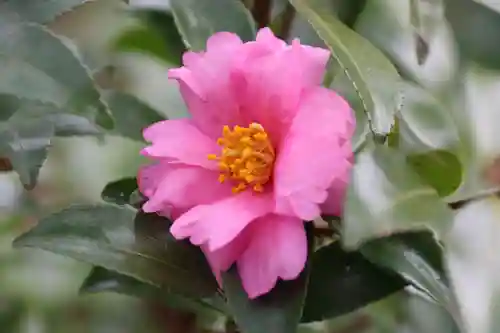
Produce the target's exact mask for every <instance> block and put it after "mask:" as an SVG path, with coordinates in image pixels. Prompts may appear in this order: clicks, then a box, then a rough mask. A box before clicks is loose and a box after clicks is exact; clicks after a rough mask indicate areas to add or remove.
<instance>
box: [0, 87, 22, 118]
mask: <svg viewBox="0 0 500 333" xmlns="http://www.w3.org/2000/svg"><path fill="white" fill-rule="evenodd" d="M20 104H21V101H20V100H19V99H18V98H17V97H15V96H12V95H8V94H0V121H6V120H7V119H9V118H10V117H11V116H12V115H13V114H14V113H15V112H16V111H17V109H19V106H20Z"/></svg>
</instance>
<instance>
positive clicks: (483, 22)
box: [444, 0, 500, 69]
mask: <svg viewBox="0 0 500 333" xmlns="http://www.w3.org/2000/svg"><path fill="white" fill-rule="evenodd" d="M444 3H445V15H446V18H447V19H448V21H449V23H450V25H451V27H452V29H453V32H454V34H455V39H456V41H457V43H458V46H459V49H460V52H461V54H462V55H463V56H465V57H466V58H468V59H471V60H474V61H476V62H478V63H480V64H482V65H484V66H487V67H490V68H495V69H499V68H500V60H499V59H500V35H499V34H498V33H497V31H499V29H500V14H499V13H497V12H495V11H493V10H491V9H489V8H487V7H485V6H483V5H481V4H479V3H477V2H475V1H473V0H444Z"/></svg>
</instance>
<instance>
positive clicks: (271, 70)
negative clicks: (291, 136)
mask: <svg viewBox="0 0 500 333" xmlns="http://www.w3.org/2000/svg"><path fill="white" fill-rule="evenodd" d="M269 33H270V32H269ZM267 34H268V33H265V35H267ZM273 38H274V39H275V37H271V36H268V37H265V38H264V37H262V39H263V40H266V42H265V44H264V46H263V47H270V46H269V44H271V45H273V44H274V47H275V50H274V52H270V53H268V54H266V55H265V56H262V55H259V56H256V57H255V58H252V57H249V58H248V59H247V61H246V63H245V65H246V66H245V68H244V69H242V71H243V72H244V80H245V82H246V85H240V87H239V89H238V90H237V91H236V92H235V95H236V96H237V100H238V101H239V103H240V109H241V110H243V111H241V113H242V114H244V115H246V116H247V117H249V118H248V119H249V120H250V121H256V122H259V123H260V124H262V125H263V126H264V128H265V129H266V130H267V131H268V132H270V134H271V136H272V137H274V138H279V137H281V136H282V135H283V134H284V131H286V130H287V127H288V125H289V124H290V123H291V121H292V119H293V118H294V117H295V115H296V113H297V110H298V107H299V103H300V101H301V96H302V95H303V92H304V91H305V90H306V89H310V88H311V87H315V86H317V85H319V84H321V79H322V77H323V74H324V72H325V68H326V62H327V61H328V56H329V52H328V51H326V50H323V49H318V48H312V47H307V48H306V47H303V46H301V45H300V44H298V43H295V44H294V45H292V46H289V47H281V46H280V45H279V44H280V43H278V42H276V41H274V42H273V41H268V39H271V40H272V39H273ZM262 43H264V42H262ZM258 44H259V43H258V42H256V45H258Z"/></svg>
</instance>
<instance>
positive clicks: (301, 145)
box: [274, 88, 355, 221]
mask: <svg viewBox="0 0 500 333" xmlns="http://www.w3.org/2000/svg"><path fill="white" fill-rule="evenodd" d="M354 122H355V120H354V115H353V113H352V110H351V109H350V107H349V105H348V104H347V102H346V101H344V100H343V99H342V98H341V97H340V96H338V95H337V94H336V93H335V92H333V91H331V90H328V89H326V88H315V89H313V90H310V91H309V92H308V93H307V94H306V95H305V97H304V99H303V101H302V104H301V107H300V110H299V112H298V113H297V116H296V117H295V119H294V121H293V124H292V126H291V128H290V131H289V132H288V134H287V136H286V138H285V140H284V142H283V143H282V145H281V146H280V147H279V149H278V151H279V152H280V153H279V155H278V158H277V161H276V166H275V170H274V190H275V198H276V211H277V212H278V213H281V214H286V215H290V216H296V217H299V218H301V219H303V220H307V221H310V220H313V219H315V218H316V217H318V216H319V214H320V209H319V205H320V204H322V203H323V202H324V201H325V200H326V199H327V195H328V192H327V190H328V189H329V187H330V185H331V184H332V182H333V181H334V180H335V179H338V178H341V179H344V177H345V170H346V168H349V167H350V164H351V158H352V150H351V149H350V139H351V136H352V133H353V130H354Z"/></svg>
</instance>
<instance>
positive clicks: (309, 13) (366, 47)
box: [290, 0, 400, 133]
mask: <svg viewBox="0 0 500 333" xmlns="http://www.w3.org/2000/svg"><path fill="white" fill-rule="evenodd" d="M290 2H291V3H292V4H293V5H294V6H295V8H296V9H297V11H298V12H299V13H300V14H302V15H303V16H304V17H305V18H307V20H308V21H309V22H310V23H311V24H312V26H313V27H314V28H315V30H316V31H317V33H318V35H319V36H320V37H321V38H322V39H323V41H324V42H325V43H326V44H327V45H328V47H329V48H330V50H331V52H332V55H333V57H334V58H335V60H336V61H337V62H338V63H339V64H340V66H341V67H342V69H343V71H344V73H345V75H346V76H347V78H348V79H349V81H350V82H351V84H352V85H353V87H355V91H356V93H357V95H358V98H359V99H360V100H361V102H362V105H363V109H364V111H365V112H368V113H369V114H370V115H371V118H372V126H373V129H374V130H375V131H376V132H377V133H388V132H389V131H390V129H391V126H392V124H393V122H394V120H393V118H394V112H395V111H396V110H398V108H399V104H400V101H399V94H398V93H399V92H397V91H389V90H386V89H384V84H383V82H384V81H385V80H389V79H390V80H397V79H398V78H399V75H398V73H397V71H396V69H395V68H394V66H393V65H392V63H391V62H390V61H389V60H388V59H387V58H386V57H385V56H384V54H383V53H382V52H380V51H379V50H378V49H377V48H375V47H374V46H373V45H372V44H370V42H368V41H367V40H366V39H364V38H363V37H361V36H360V35H358V34H357V33H356V32H354V31H353V30H351V29H349V28H348V27H347V26H345V25H344V24H343V23H342V22H341V21H340V20H339V19H337V18H336V17H335V15H334V14H333V13H332V11H331V10H328V8H329V0H310V1H306V0H290ZM381 82H382V83H381Z"/></svg>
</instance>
